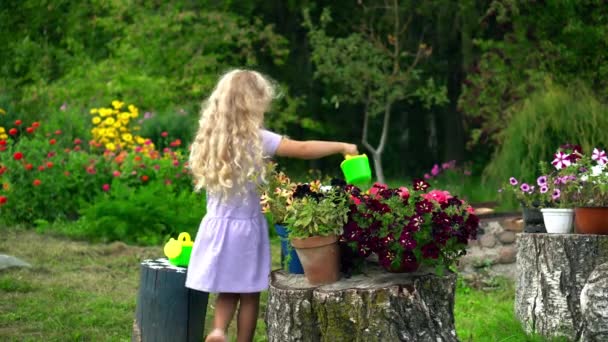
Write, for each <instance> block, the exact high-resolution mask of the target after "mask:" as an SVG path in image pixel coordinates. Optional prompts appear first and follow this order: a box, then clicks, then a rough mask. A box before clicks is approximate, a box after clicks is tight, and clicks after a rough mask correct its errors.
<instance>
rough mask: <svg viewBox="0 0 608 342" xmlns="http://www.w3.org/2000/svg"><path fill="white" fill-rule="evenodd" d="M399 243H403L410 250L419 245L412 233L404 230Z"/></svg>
mask: <svg viewBox="0 0 608 342" xmlns="http://www.w3.org/2000/svg"><path fill="white" fill-rule="evenodd" d="M399 244H401V246H403V248H405V249H409V250H413V249H414V248H416V245H417V243H416V240H414V237H413V236H412V234H411V233H408V232H403V233H402V234H401V236H400V237H399Z"/></svg>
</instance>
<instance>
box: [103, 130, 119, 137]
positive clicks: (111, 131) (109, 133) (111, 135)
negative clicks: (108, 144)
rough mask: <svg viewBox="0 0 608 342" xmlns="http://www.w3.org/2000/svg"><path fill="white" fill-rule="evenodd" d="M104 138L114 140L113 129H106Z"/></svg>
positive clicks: (114, 132) (114, 133)
mask: <svg viewBox="0 0 608 342" xmlns="http://www.w3.org/2000/svg"><path fill="white" fill-rule="evenodd" d="M105 136H106V137H108V138H116V131H115V130H114V129H113V128H108V129H106V134H105Z"/></svg>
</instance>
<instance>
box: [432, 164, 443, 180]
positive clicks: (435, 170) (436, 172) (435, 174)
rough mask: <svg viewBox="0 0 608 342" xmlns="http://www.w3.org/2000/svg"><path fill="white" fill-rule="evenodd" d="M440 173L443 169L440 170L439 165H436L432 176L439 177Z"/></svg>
mask: <svg viewBox="0 0 608 342" xmlns="http://www.w3.org/2000/svg"><path fill="white" fill-rule="evenodd" d="M439 172H441V168H439V165H437V164H435V165H433V168H432V169H431V175H432V176H433V177H434V176H437V175H438V174H439Z"/></svg>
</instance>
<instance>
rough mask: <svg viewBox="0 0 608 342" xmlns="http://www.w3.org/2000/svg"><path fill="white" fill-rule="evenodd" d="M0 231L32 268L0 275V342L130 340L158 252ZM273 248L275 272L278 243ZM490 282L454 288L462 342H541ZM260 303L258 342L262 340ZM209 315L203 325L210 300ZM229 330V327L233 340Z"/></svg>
mask: <svg viewBox="0 0 608 342" xmlns="http://www.w3.org/2000/svg"><path fill="white" fill-rule="evenodd" d="M0 230H1V231H2V235H3V237H4V238H3V239H2V240H1V241H0V254H9V255H15V256H18V257H20V258H22V259H24V260H26V261H28V262H30V263H31V264H32V265H33V267H32V268H31V269H9V270H5V271H0V340H1V341H75V340H78V341H130V336H131V327H132V323H133V314H134V312H135V304H136V303H135V299H136V294H137V287H138V278H139V268H138V267H139V266H138V265H139V261H141V260H143V259H146V258H156V257H159V256H161V255H162V250H161V248H160V247H134V246H127V245H125V244H123V243H120V242H115V243H111V244H89V243H86V242H79V241H72V240H66V239H65V238H62V237H56V236H52V235H51V234H49V233H45V234H38V233H35V232H32V231H31V230H30V231H26V230H21V229H7V228H0ZM272 248H273V259H274V260H273V261H274V266H275V267H276V266H277V260H278V253H279V242H278V240H273V245H272ZM496 284H497V287H496V289H494V290H492V291H489V292H486V291H481V290H476V289H474V288H472V287H469V286H467V285H466V284H464V283H463V282H459V286H458V288H457V296H456V308H455V317H456V327H457V332H458V335H459V337H460V339H461V340H462V341H544V340H543V339H540V338H527V337H526V336H525V335H524V334H523V332H522V330H521V328H520V326H519V324H518V322H517V321H516V320H515V318H514V315H513V298H514V288H513V285H512V284H510V283H509V282H508V281H506V280H499V281H498V282H497V283H496ZM262 298H263V303H262V311H261V313H260V318H259V324H258V330H257V332H256V341H265V334H264V322H263V316H262V312H263V310H264V309H265V296H264V295H263V297H262ZM207 314H208V317H207V324H209V323H210V322H211V319H212V314H213V301H210V305H209V308H208V311H207ZM208 326H209V325H208ZM232 329H234V324H233V325H232V326H231V331H230V332H231V335H232V336H234V331H233V330H232Z"/></svg>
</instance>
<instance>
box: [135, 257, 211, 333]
mask: <svg viewBox="0 0 608 342" xmlns="http://www.w3.org/2000/svg"><path fill="white" fill-rule="evenodd" d="M185 283H186V268H183V267H175V266H173V265H171V264H169V262H168V260H167V259H158V260H145V261H143V262H142V263H141V277H140V283H139V294H138V297H137V309H136V311H135V321H134V322H133V334H132V337H131V341H133V342H135V341H137V342H140V341H141V342H149V341H176V342H178V341H179V342H181V341H184V342H186V341H188V342H194V341H196V342H200V341H202V339H203V330H204V327H205V314H206V312H207V299H208V293H206V292H199V291H195V290H191V289H189V288H187V287H185Z"/></svg>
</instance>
